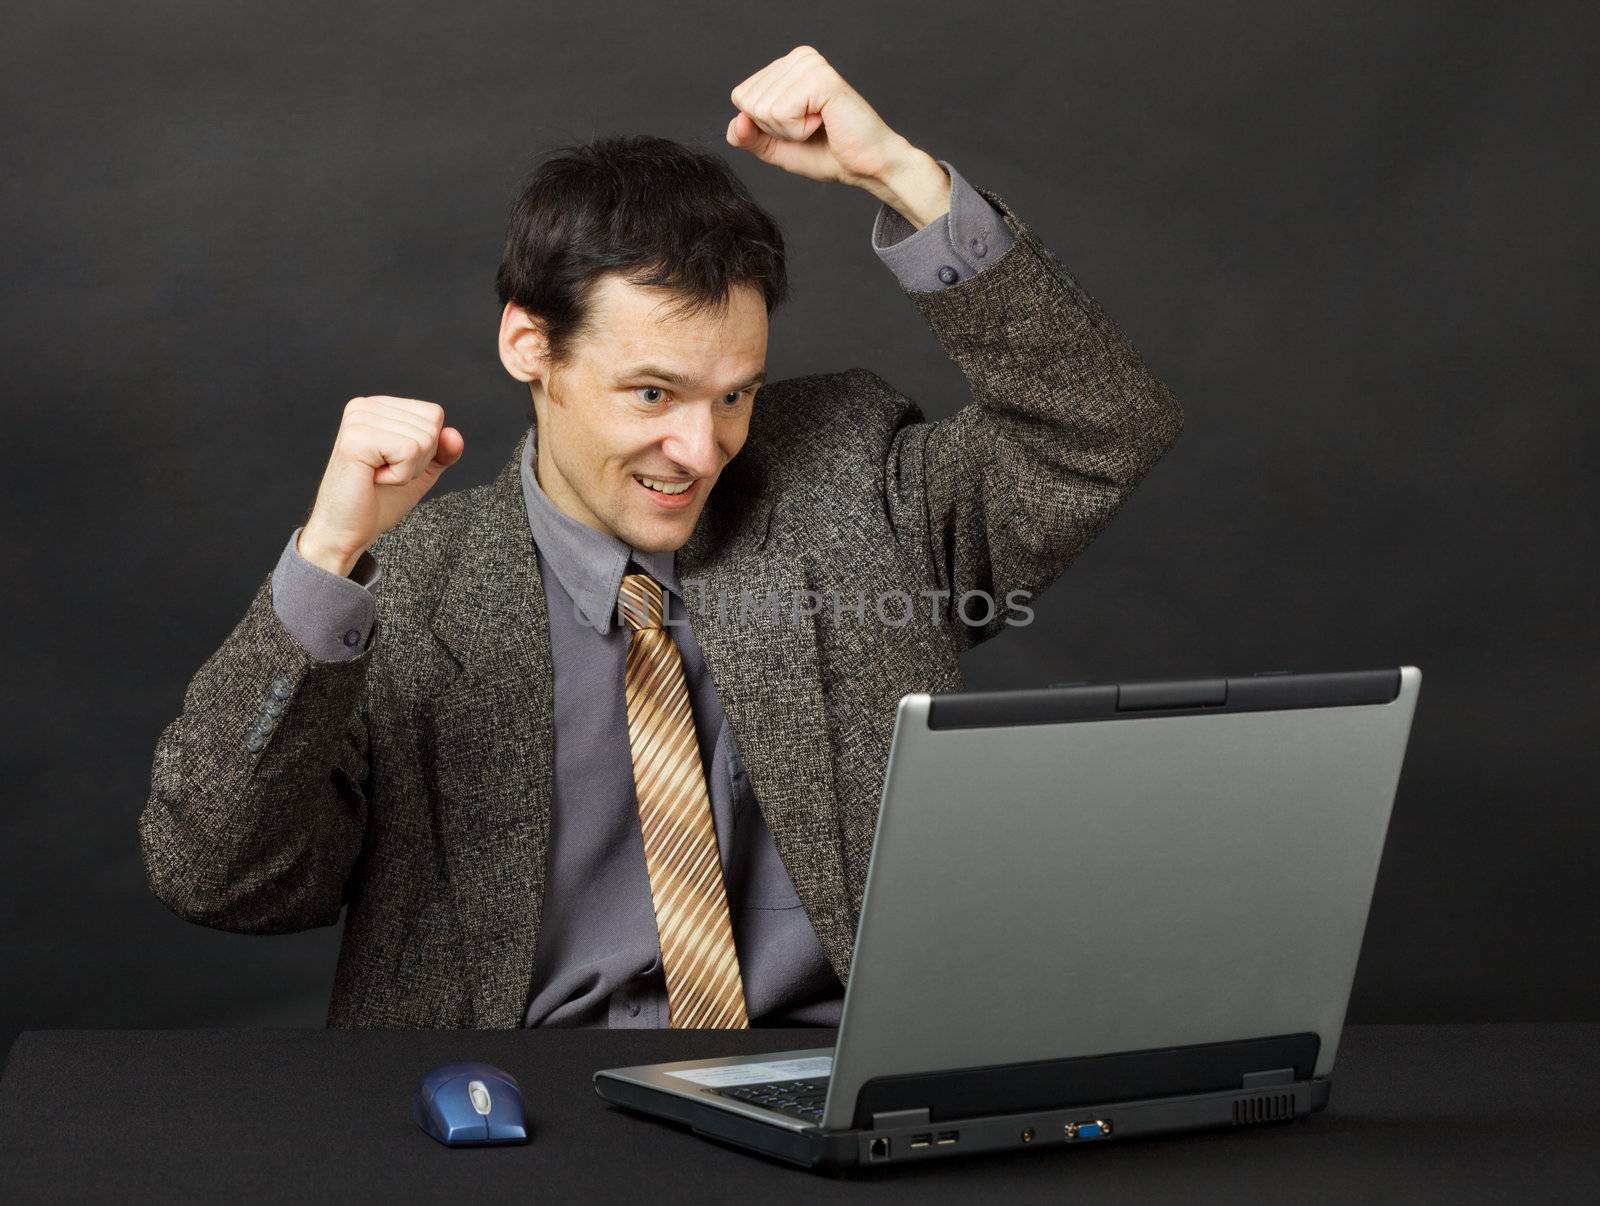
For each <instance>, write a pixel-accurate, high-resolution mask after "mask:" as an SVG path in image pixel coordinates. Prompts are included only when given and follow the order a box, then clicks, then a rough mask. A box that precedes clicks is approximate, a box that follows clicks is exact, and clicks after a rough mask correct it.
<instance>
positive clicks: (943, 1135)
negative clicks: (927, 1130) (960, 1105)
mask: <svg viewBox="0 0 1600 1206" xmlns="http://www.w3.org/2000/svg"><path fill="white" fill-rule="evenodd" d="M959 1138H961V1132H960V1131H940V1132H939V1144H940V1145H941V1146H943V1145H944V1144H946V1143H954V1142H955V1141H956V1140H957V1139H959Z"/></svg>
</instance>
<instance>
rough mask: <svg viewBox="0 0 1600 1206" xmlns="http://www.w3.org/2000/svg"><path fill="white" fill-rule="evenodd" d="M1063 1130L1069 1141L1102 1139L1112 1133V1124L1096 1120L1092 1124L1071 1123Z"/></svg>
mask: <svg viewBox="0 0 1600 1206" xmlns="http://www.w3.org/2000/svg"><path fill="white" fill-rule="evenodd" d="M1063 1130H1064V1131H1065V1133H1066V1136H1067V1138H1068V1139H1101V1138H1104V1137H1105V1136H1106V1135H1109V1134H1110V1133H1111V1124H1110V1123H1109V1122H1107V1121H1105V1120H1104V1119H1103V1118H1096V1119H1094V1120H1093V1121H1092V1122H1069V1123H1067V1125H1066V1126H1065V1127H1064V1128H1063Z"/></svg>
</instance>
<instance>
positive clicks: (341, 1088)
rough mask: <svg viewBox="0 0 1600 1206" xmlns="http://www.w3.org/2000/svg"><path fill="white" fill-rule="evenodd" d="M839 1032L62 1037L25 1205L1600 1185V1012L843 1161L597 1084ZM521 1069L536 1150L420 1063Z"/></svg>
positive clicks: (1415, 1196)
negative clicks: (495, 1130) (1198, 1104)
mask: <svg viewBox="0 0 1600 1206" xmlns="http://www.w3.org/2000/svg"><path fill="white" fill-rule="evenodd" d="M832 1038H833V1031H831V1030H754V1031H701V1032H677V1033H675V1032H672V1031H659V1030H650V1031H638V1030H632V1031H606V1030H532V1031H481V1032H462V1031H332V1030H191V1031H179V1030H42V1031H29V1032H27V1033H25V1034H23V1035H21V1036H20V1037H19V1038H18V1039H17V1040H16V1043H15V1044H14V1046H13V1047H12V1050H11V1053H10V1056H9V1058H8V1060H7V1063H6V1067H5V1072H4V1076H3V1078H0V1135H3V1136H4V1138H3V1139H0V1152H3V1156H0V1201H4V1202H6V1203H21V1202H33V1201H70V1202H95V1201H117V1202H127V1201H142V1200H161V1201H169V1202H170V1201H206V1202H223V1203H226V1204H227V1206H237V1204H238V1203H241V1202H248V1201H267V1200H272V1201H312V1202H320V1201H330V1200H338V1201H350V1202H361V1201H372V1202H413V1201H450V1202H452V1203H457V1204H459V1203H462V1202H472V1203H488V1202H498V1201H518V1202H528V1203H556V1202H561V1203H566V1202H587V1201H598V1202H612V1201H632V1202H637V1203H641V1204H644V1203H652V1204H653V1203H667V1202H680V1201H691V1200H696V1201H701V1202H721V1201H735V1200H740V1201H745V1202H751V1203H760V1204H761V1206H767V1204H769V1203H771V1204H773V1206H776V1204H778V1203H787V1202H796V1203H813V1202H817V1201H844V1202H852V1201H854V1202H868V1201H870V1202H874V1203H880V1202H918V1203H925V1202H934V1201H944V1200H948V1201H961V1202H972V1201H975V1200H977V1201H996V1200H1000V1201H1007V1202H1050V1203H1056V1204H1059V1203H1061V1202H1062V1201H1063V1200H1064V1195H1066V1194H1068V1193H1070V1194H1071V1195H1072V1197H1073V1198H1074V1199H1077V1200H1084V1201H1088V1200H1094V1201H1097V1202H1182V1203H1192V1202H1197V1201H1225V1200H1226V1201H1256V1202H1282V1201H1294V1202H1330V1203H1340V1204H1341V1206H1344V1204H1348V1203H1352V1202H1358V1203H1366V1202H1393V1201H1408V1202H1447V1203H1457V1202H1463V1201H1490V1200H1499V1201H1519V1202H1521V1201H1539V1202H1550V1201H1571V1202H1583V1203H1585V1204H1586V1206H1587V1204H1588V1203H1593V1202H1600V1025H1583V1026H1578V1025H1567V1026H1555V1025H1551V1026H1356V1027H1351V1028H1350V1029H1349V1030H1347V1031H1346V1033H1345V1037H1344V1042H1343V1045H1342V1047H1341V1049H1340V1052H1339V1059H1338V1064H1337V1066H1336V1068H1335V1072H1334V1086H1333V1101H1332V1104H1331V1105H1330V1106H1329V1107H1328V1109H1327V1110H1326V1111H1324V1112H1322V1113H1320V1114H1317V1115H1314V1116H1312V1117H1311V1118H1310V1119H1309V1120H1307V1121H1305V1122H1303V1123H1296V1124H1289V1125H1277V1126H1266V1127H1258V1128H1251V1129H1241V1130H1237V1131H1212V1132H1207V1133H1193V1134H1188V1135H1177V1136H1167V1137H1158V1138H1150V1139H1141V1140H1132V1139H1131V1140H1126V1141H1120V1142H1115V1141H1114V1142H1110V1143H1106V1144H1103V1145H1101V1146H1098V1147H1089V1148H1076V1149H1062V1148H1054V1149H1038V1150H1031V1151H1019V1152H1014V1153H1009V1152H1008V1153H1000V1154H996V1155H990V1156H975V1157H972V1158H969V1159H966V1160H951V1161H949V1162H945V1163H940V1164H933V1165H928V1166H922V1167H916V1166H911V1167H900V1168H892V1167H891V1168H882V1169H872V1170H862V1171H861V1172H859V1173H856V1174H853V1175H852V1176H851V1177H850V1178H849V1179H846V1180H834V1179H830V1178H827V1177H823V1176H819V1175H817V1174H815V1173H810V1172H806V1171H804V1170H802V1169H797V1168H790V1167H788V1166H786V1165H782V1164H778V1163H770V1162H768V1161H766V1160H764V1159H762V1158H761V1157H757V1156H751V1155H747V1154H745V1153H743V1152H740V1151H736V1150H733V1149H730V1148H726V1147H722V1146H720V1145H718V1144H715V1143H712V1142H710V1141H708V1140H705V1139H701V1138H698V1137H696V1136H693V1135H691V1134H689V1133H688V1132H686V1131H681V1130H678V1129H676V1128H674V1127H672V1126H671V1125H670V1124H665V1123H658V1122H655V1121H653V1120H650V1119H646V1118H641V1117H638V1116H635V1115H631V1114H628V1113H625V1112H623V1111H620V1110H617V1109H616V1108H614V1107H611V1106H609V1105H607V1104H606V1103H605V1102H602V1101H601V1100H600V1099H599V1098H598V1097H597V1096H595V1093H594V1089H593V1087H592V1086H591V1084H590V1080H589V1075H590V1073H591V1072H592V1071H594V1070H595V1069H597V1068H601V1067H614V1066H620V1065H625V1064H637V1063H645V1062H650V1061H654V1060H667V1059H680V1058H692V1057H695V1056H702V1055H723V1054H743V1053H754V1052H760V1051H772V1050H782V1049H784V1048H794V1047H805V1046H825V1045H827V1044H828V1043H830V1042H832ZM461 1059H477V1060H487V1061H488V1062H490V1063H493V1064H498V1065H499V1066H500V1067H502V1068H504V1069H506V1070H507V1071H508V1072H510V1073H512V1075H514V1076H516V1077H517V1079H518V1080H519V1081H521V1083H522V1086H523V1089H524V1092H525V1094H526V1096H527V1107H528V1108H527V1114H528V1121H529V1123H530V1126H531V1129H532V1134H533V1139H532V1142H531V1143H529V1144H528V1145H527V1146H525V1147H503V1148H458V1149H449V1148H445V1147H441V1146H440V1145H439V1144H437V1143H435V1142H434V1141H433V1140H432V1139H429V1138H428V1137H427V1136H425V1135H424V1134H423V1133H422V1132H421V1131H420V1130H418V1129H417V1127H416V1125H415V1123H413V1122H412V1120H411V1092H412V1088H413V1086H414V1085H415V1084H416V1080H417V1078H418V1077H419V1076H420V1075H421V1074H422V1073H423V1072H425V1071H426V1070H427V1069H429V1068H431V1067H434V1066H435V1065H437V1064H442V1063H448V1062H450V1061H453V1060H461Z"/></svg>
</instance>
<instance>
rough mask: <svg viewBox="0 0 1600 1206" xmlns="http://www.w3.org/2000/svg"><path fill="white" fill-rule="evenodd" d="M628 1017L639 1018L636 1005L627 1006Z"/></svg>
mask: <svg viewBox="0 0 1600 1206" xmlns="http://www.w3.org/2000/svg"><path fill="white" fill-rule="evenodd" d="M628 1016H629V1017H630V1018H636V1017H638V1016H639V1007H638V1006H637V1005H629V1006H628Z"/></svg>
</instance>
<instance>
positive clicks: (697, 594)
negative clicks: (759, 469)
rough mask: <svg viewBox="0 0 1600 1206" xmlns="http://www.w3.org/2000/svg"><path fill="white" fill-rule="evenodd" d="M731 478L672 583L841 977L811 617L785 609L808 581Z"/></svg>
mask: <svg viewBox="0 0 1600 1206" xmlns="http://www.w3.org/2000/svg"><path fill="white" fill-rule="evenodd" d="M729 484H730V487H731V488H730V489H729V490H728V492H727V493H726V494H723V496H722V505H721V506H720V507H717V510H716V511H715V512H713V511H712V507H713V506H715V505H716V503H717V498H718V493H720V492H721V491H722V488H723V483H721V482H719V483H718V486H717V490H716V492H714V493H713V494H712V498H711V501H710V502H709V503H708V504H707V513H706V514H704V515H702V516H701V521H700V523H699V524H698V525H697V526H696V528H695V531H694V533H693V535H692V536H691V537H690V539H689V542H688V543H687V544H685V545H684V547H683V548H682V549H680V550H679V551H678V559H677V572H678V581H679V583H680V584H681V585H683V587H684V595H685V604H686V610H687V611H688V613H689V618H690V622H691V623H692V624H693V626H694V634H695V639H696V640H697V641H698V642H699V645H700V649H701V651H702V652H703V653H704V655H705V660H706V667H707V669H708V670H709V671H710V673H711V677H712V681H713V682H714V683H715V684H716V689H717V698H718V700H719V701H720V702H721V704H722V710H723V712H724V713H725V714H726V716H727V718H728V725H729V727H730V728H731V729H732V730H733V736H734V739H735V741H736V742H737V743H738V747H739V752H740V755H741V758H742V760H743V762H744V767H745V772H746V774H747V775H748V776H749V778H750V786H751V790H752V791H753V792H754V794H755V798H756V803H757V805H758V806H759V807H760V809H761V815H762V818H763V819H764V820H765V821H766V823H767V828H768V829H769V830H771V832H772V839H773V843H774V845H775V846H776V847H777V850H778V855H779V857H780V858H782V859H783V863H784V866H785V867H787V868H788V871H789V875H790V878H791V879H793V880H794V887H795V892H796V894H797V895H798V896H799V898H800V903H801V905H802V906H803V907H804V909H805V912H806V917H807V918H808V919H809V920H810V922H811V926H812V928H813V929H814V930H815V931H816V933H817V937H818V939H819V940H820V942H821V944H822V949H823V951H824V953H826V955H827V956H828V961H829V962H830V963H831V964H832V965H833V969H834V972H835V973H836V974H837V975H838V977H839V980H840V982H841V983H843V982H844V981H845V980H846V978H847V977H848V975H849V970H850V951H851V948H852V945H853V944H854V941H855V912H854V909H853V908H852V905H851V901H850V899H849V893H848V891H847V889H846V886H845V879H844V863H843V855H842V845H841V837H840V832H839V819H838V811H839V810H838V804H837V800H836V793H835V790H834V779H833V751H832V748H831V745H830V742H829V727H828V714H827V710H826V707H825V706H824V702H823V695H822V677H821V668H820V666H819V664H818V656H817V633H816V621H815V620H814V619H813V618H812V617H811V616H810V615H809V614H802V615H800V616H798V617H796V616H792V615H791V606H790V603H791V600H794V599H800V598H805V597H806V596H805V595H804V594H803V592H805V591H807V590H810V589H814V584H813V582H812V579H811V575H810V572H809V569H808V563H807V560H806V556H805V554H804V553H803V552H800V551H798V550H793V549H791V548H790V547H788V546H787V545H786V542H784V541H782V540H780V539H769V527H770V524H771V522H772V518H773V514H772V513H773V510H774V501H775V500H774V499H773V498H771V497H768V496H764V495H762V494H759V493H749V492H743V491H741V490H740V488H739V487H738V486H737V485H736V484H733V483H729ZM768 591H770V592H774V593H775V594H776V597H777V598H778V599H779V600H780V601H781V602H780V606H779V608H778V609H777V614H776V615H773V614H771V613H762V612H760V611H759V610H757V609H754V608H752V609H751V610H750V612H749V613H744V612H742V610H741V593H740V592H752V593H765V592H768Z"/></svg>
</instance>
